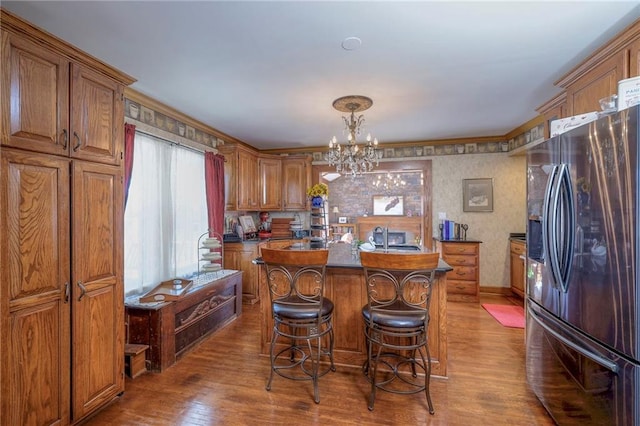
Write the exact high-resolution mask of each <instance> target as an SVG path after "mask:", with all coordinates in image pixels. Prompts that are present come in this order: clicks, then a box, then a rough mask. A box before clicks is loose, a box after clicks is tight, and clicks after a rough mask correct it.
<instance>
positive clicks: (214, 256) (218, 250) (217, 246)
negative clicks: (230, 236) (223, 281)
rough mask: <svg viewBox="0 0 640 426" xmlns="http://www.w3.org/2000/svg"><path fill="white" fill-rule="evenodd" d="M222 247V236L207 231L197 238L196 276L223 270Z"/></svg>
mask: <svg viewBox="0 0 640 426" xmlns="http://www.w3.org/2000/svg"><path fill="white" fill-rule="evenodd" d="M223 259H224V245H223V244H222V236H221V235H220V234H218V233H217V232H213V231H207V232H205V233H203V234H202V235H200V237H199V238H198V276H199V275H200V274H206V273H208V272H218V271H221V270H222V269H223V267H222V261H223Z"/></svg>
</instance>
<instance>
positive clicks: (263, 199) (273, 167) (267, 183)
mask: <svg viewBox="0 0 640 426" xmlns="http://www.w3.org/2000/svg"><path fill="white" fill-rule="evenodd" d="M258 165H259V170H260V208H261V209H263V210H280V205H281V202H282V162H281V161H280V159H279V158H260V159H259V160H258Z"/></svg>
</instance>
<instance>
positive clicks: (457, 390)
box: [87, 295, 553, 426]
mask: <svg viewBox="0 0 640 426" xmlns="http://www.w3.org/2000/svg"><path fill="white" fill-rule="evenodd" d="M481 303H510V299H508V298H505V297H501V296H492V295H481ZM258 310H259V306H258V305H257V304H256V305H251V306H249V305H244V306H243V314H242V316H241V317H240V318H239V319H238V320H236V321H234V322H233V323H231V324H230V325H228V326H227V327H226V328H224V329H222V330H220V331H218V332H217V333H215V334H214V335H213V336H211V337H210V338H208V339H207V340H205V341H204V342H203V343H202V344H201V345H200V346H198V347H197V348H195V349H194V350H193V351H192V352H190V353H189V354H188V355H186V356H185V357H183V358H182V359H181V360H180V361H178V363H177V364H176V365H174V366H172V367H170V368H169V369H168V370H166V371H165V372H163V373H162V374H157V373H145V374H143V375H142V376H139V377H137V378H136V379H133V380H129V379H127V382H126V391H125V393H124V394H123V395H122V397H121V398H119V399H118V400H116V401H115V402H114V403H112V404H111V405H109V406H108V407H106V408H105V409H104V410H102V411H101V412H99V413H98V414H97V415H96V416H95V417H93V418H92V419H90V420H89V421H88V422H87V424H89V425H246V424H254V423H255V424H260V425H271V424H295V425H374V424H375V425H492V426H496V425H552V424H553V421H552V420H551V418H550V417H549V416H548V415H547V413H546V411H545V410H544V408H543V407H542V405H541V404H540V403H539V401H538V400H537V399H536V397H535V395H534V394H533V393H532V392H531V391H530V390H529V388H528V387H527V385H526V382H525V369H524V331H523V330H522V329H511V328H505V327H502V326H501V325H500V324H499V323H498V322H497V321H496V320H494V319H493V318H492V317H491V316H490V315H489V314H488V313H487V312H486V311H485V310H484V309H483V308H482V307H481V306H480V304H476V303H460V302H449V303H448V321H447V323H448V339H449V377H448V378H447V379H443V378H437V377H436V378H433V379H432V381H431V396H432V398H433V403H434V405H435V410H436V412H435V415H430V414H429V413H428V411H427V403H426V400H425V398H424V394H423V393H419V394H415V395H396V394H389V393H385V392H378V394H377V398H376V405H375V410H374V411H373V412H370V411H369V410H368V409H367V398H368V394H369V384H368V382H367V381H366V379H365V378H364V377H363V376H362V373H361V371H360V369H353V368H340V367H338V369H337V371H336V372H335V373H329V374H327V375H326V376H324V377H322V378H321V380H320V404H315V403H314V402H313V389H312V385H311V383H310V382H307V381H304V382H295V381H292V380H286V379H284V378H281V377H279V376H276V377H275V378H274V382H273V386H272V390H271V391H270V392H267V391H266V390H265V384H266V380H267V377H268V374H269V361H268V359H267V358H266V357H261V356H258V351H259V338H258V333H259V331H258ZM357 326H358V327H360V324H358V325H357Z"/></svg>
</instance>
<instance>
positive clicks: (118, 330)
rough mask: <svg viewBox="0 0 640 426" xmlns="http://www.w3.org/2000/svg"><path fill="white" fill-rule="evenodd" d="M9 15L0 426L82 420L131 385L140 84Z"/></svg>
mask: <svg viewBox="0 0 640 426" xmlns="http://www.w3.org/2000/svg"><path fill="white" fill-rule="evenodd" d="M0 14H1V19H0V25H1V27H2V33H1V36H2V65H1V67H2V68H1V74H0V81H1V84H0V97H1V100H2V105H4V106H7V107H6V108H2V111H1V113H0V114H1V116H0V117H1V122H2V126H1V127H2V130H1V132H2V139H1V143H2V145H3V147H2V150H1V151H0V161H1V167H0V211H2V212H3V214H2V215H0V225H1V229H3V230H5V233H4V234H3V238H2V239H1V242H0V335H2V336H3V338H2V339H0V360H1V362H0V388H1V389H2V392H1V393H0V413H2V414H1V415H0V423H1V424H62V425H64V424H70V423H77V422H80V421H82V420H83V419H85V418H87V417H88V416H90V414H91V413H93V412H94V411H96V410H97V409H99V408H100V407H102V406H104V405H105V404H107V403H108V402H110V401H111V400H112V399H113V398H115V397H117V395H118V394H120V393H121V392H122V391H123V390H124V343H125V334H124V272H123V231H124V229H123V228H124V224H123V222H124V204H123V199H124V198H123V182H122V176H123V173H122V165H121V164H122V163H123V161H122V157H121V155H122V151H123V145H124V140H123V139H124V112H123V99H122V93H123V89H124V85H126V84H130V83H132V82H133V79H131V78H130V77H128V76H126V75H125V74H122V73H120V72H119V71H117V70H115V69H113V68H111V67H109V66H108V65H106V64H104V63H102V62H99V61H98V60H96V59H95V58H93V57H90V56H87V55H85V54H84V53H82V52H80V51H78V50H77V49H75V48H74V47H72V46H69V45H67V44H65V43H64V42H63V41H61V40H59V39H57V38H53V37H51V36H49V35H47V34H46V33H43V32H40V31H38V30H37V29H35V28H34V27H32V26H30V25H29V24H28V23H26V22H24V21H22V20H21V19H20V18H17V17H16V16H14V15H11V14H10V13H8V12H6V11H4V10H2V11H0ZM8 106H11V108H9V107H8Z"/></svg>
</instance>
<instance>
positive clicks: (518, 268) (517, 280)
mask: <svg viewBox="0 0 640 426" xmlns="http://www.w3.org/2000/svg"><path fill="white" fill-rule="evenodd" d="M509 246H510V258H511V262H510V270H511V291H512V292H513V293H515V294H517V295H518V296H520V297H522V298H524V256H526V244H525V242H524V241H523V240H515V239H514V240H510V242H509Z"/></svg>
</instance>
